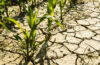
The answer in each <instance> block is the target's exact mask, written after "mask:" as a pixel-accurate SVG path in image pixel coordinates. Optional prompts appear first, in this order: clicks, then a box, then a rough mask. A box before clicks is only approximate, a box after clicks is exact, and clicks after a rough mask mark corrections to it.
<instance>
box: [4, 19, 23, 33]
mask: <svg viewBox="0 0 100 65" xmlns="http://www.w3.org/2000/svg"><path fill="white" fill-rule="evenodd" d="M6 19H7V20H9V21H12V22H13V23H15V24H16V25H17V26H18V27H19V28H20V30H21V31H22V32H23V33H24V30H23V29H22V27H21V26H20V24H19V23H18V22H17V21H16V20H14V19H12V18H6Z"/></svg>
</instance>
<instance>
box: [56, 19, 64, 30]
mask: <svg viewBox="0 0 100 65" xmlns="http://www.w3.org/2000/svg"><path fill="white" fill-rule="evenodd" d="M55 21H56V23H57V25H59V26H60V27H61V28H63V26H62V25H61V23H60V21H59V20H58V19H57V20H55Z"/></svg>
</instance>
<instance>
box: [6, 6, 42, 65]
mask: <svg viewBox="0 0 100 65" xmlns="http://www.w3.org/2000/svg"><path fill="white" fill-rule="evenodd" d="M38 11H39V9H38V10H37V12H36V14H35V13H33V11H32V9H31V7H28V12H27V19H28V25H29V28H30V29H31V30H30V32H28V30H27V29H25V30H24V29H23V28H22V27H21V26H20V24H19V23H18V22H17V21H16V20H14V19H12V18H7V20H9V21H12V22H13V23H15V24H16V25H17V26H18V27H19V29H20V30H21V31H22V34H23V35H24V39H22V38H21V37H20V36H19V35H15V38H16V39H17V40H18V41H20V42H21V44H22V48H20V50H21V51H22V53H23V55H24V58H25V60H26V61H30V60H32V57H33V56H34V52H35V50H36V49H37V46H38V45H40V44H41V43H42V42H43V41H41V42H40V43H36V40H35V38H36V28H37V26H38V25H39V24H40V23H41V22H42V21H43V19H44V17H42V18H40V19H37V14H38ZM33 64H34V60H33Z"/></svg>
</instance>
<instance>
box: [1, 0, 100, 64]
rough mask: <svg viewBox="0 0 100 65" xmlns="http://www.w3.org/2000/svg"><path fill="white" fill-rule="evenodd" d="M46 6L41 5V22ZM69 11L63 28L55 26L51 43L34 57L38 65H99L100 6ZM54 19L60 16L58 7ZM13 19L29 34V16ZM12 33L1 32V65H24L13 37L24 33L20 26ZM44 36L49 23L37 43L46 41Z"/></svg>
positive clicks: (88, 5) (86, 5)
mask: <svg viewBox="0 0 100 65" xmlns="http://www.w3.org/2000/svg"><path fill="white" fill-rule="evenodd" d="M46 4H47V3H43V4H42V5H40V6H41V7H40V10H39V14H38V18H39V17H41V16H43V14H45V13H46V7H47V6H46ZM35 10H36V8H35ZM66 11H68V10H67V8H66V7H65V8H64V12H65V13H64V15H63V18H64V24H63V25H64V28H63V29H62V28H60V27H58V26H56V25H55V22H54V23H53V24H52V28H53V29H52V31H51V36H50V40H48V41H47V42H45V43H44V44H42V45H41V46H40V48H39V49H38V50H39V51H37V54H36V55H35V58H36V60H35V62H37V63H36V65H100V2H99V1H94V2H86V3H84V4H78V5H77V10H76V9H72V10H70V11H69V12H67V13H66ZM21 15H22V14H21ZM55 15H56V16H55V17H56V18H59V16H60V14H59V7H58V5H57V7H56V9H55ZM14 18H15V19H16V20H18V21H21V22H20V24H21V26H23V28H26V29H28V30H29V28H28V26H27V19H26V15H23V16H20V17H17V16H16V17H14ZM13 30H15V31H13V32H12V33H11V32H7V31H6V30H0V31H1V33H0V50H1V51H0V65H25V63H24V60H23V57H22V56H21V55H20V53H18V52H17V51H18V48H19V44H18V42H17V41H16V40H15V39H14V37H13V34H19V35H21V31H20V30H19V29H18V28H17V26H15V28H14V29H13ZM15 32H17V33H15ZM43 32H44V33H45V34H46V33H47V20H45V21H43V22H42V23H41V24H40V25H39V26H38V29H37V38H36V40H37V41H41V40H43V39H45V36H46V35H45V34H43ZM22 37H23V36H22ZM2 48H3V49H2ZM28 65H32V63H31V62H29V63H28Z"/></svg>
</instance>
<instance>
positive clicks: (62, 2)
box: [59, 0, 66, 22]
mask: <svg viewBox="0 0 100 65" xmlns="http://www.w3.org/2000/svg"><path fill="white" fill-rule="evenodd" d="M65 5H66V0H60V1H59V6H60V20H61V22H63V12H62V10H63V8H64V6H65Z"/></svg>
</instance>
